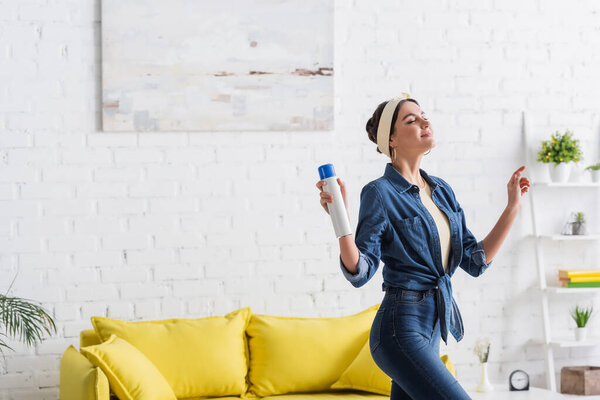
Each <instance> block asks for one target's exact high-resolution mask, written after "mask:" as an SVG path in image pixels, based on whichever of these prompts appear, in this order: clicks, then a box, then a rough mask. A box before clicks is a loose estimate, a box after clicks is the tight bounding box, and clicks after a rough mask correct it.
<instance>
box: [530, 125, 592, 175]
mask: <svg viewBox="0 0 600 400" xmlns="http://www.w3.org/2000/svg"><path fill="white" fill-rule="evenodd" d="M537 155H538V157H537V161H539V162H542V163H544V164H547V165H548V168H549V169H550V178H551V180H552V182H566V181H567V180H568V179H569V174H570V173H571V161H573V162H578V161H579V160H581V159H582V158H583V157H582V153H581V148H580V146H579V139H573V133H572V132H571V131H569V130H566V131H565V133H563V134H562V135H561V134H560V133H559V132H558V131H556V132H555V133H554V134H553V135H552V138H551V140H544V141H542V147H541V148H540V149H539V151H538V154H537ZM550 163H552V164H553V165H552V166H550Z"/></svg>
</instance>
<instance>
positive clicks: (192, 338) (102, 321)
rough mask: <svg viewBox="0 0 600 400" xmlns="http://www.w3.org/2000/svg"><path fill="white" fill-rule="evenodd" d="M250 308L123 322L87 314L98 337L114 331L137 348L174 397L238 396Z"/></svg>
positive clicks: (243, 379) (243, 380)
mask: <svg viewBox="0 0 600 400" xmlns="http://www.w3.org/2000/svg"><path fill="white" fill-rule="evenodd" d="M250 315H251V310H250V308H248V307H247V308H241V309H239V310H236V311H233V312H231V313H229V314H227V315H225V316H214V317H206V318H196V319H186V318H175V319H166V320H156V321H136V322H127V321H120V320H116V319H110V318H105V317H92V325H93V326H94V329H95V330H96V333H97V334H98V336H99V337H100V339H101V340H106V338H108V337H109V336H110V335H112V334H114V335H116V336H118V337H120V338H122V339H124V340H126V341H127V342H129V343H131V344H132V345H133V346H135V347H136V348H137V349H138V350H140V351H141V352H142V353H143V354H144V355H145V356H146V357H147V358H148V359H149V360H150V361H152V363H153V364H154V365H156V368H158V370H159V371H160V373H161V374H162V375H163V376H164V377H165V379H166V380H167V382H168V383H169V385H170V386H171V388H172V389H173V392H174V393H175V395H176V396H177V398H186V397H224V396H240V395H242V394H244V393H245V392H246V390H247V384H246V374H247V372H248V355H247V344H246V337H245V334H244V332H245V330H246V327H247V325H248V321H249V318H250Z"/></svg>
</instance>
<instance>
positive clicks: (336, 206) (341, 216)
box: [319, 164, 352, 238]
mask: <svg viewBox="0 0 600 400" xmlns="http://www.w3.org/2000/svg"><path fill="white" fill-rule="evenodd" d="M319 177H320V179H321V180H324V181H325V182H327V185H325V186H323V191H324V192H327V193H330V194H332V195H333V203H327V208H328V210H329V215H330V216H331V222H332V223H333V230H334V231H335V235H336V236H337V237H338V238H341V237H342V236H347V235H350V234H352V228H351V227H350V221H349V219H348V213H347V212H346V206H345V204H344V198H343V197H342V191H341V189H340V185H339V184H338V181H337V176H336V175H335V170H334V169H333V164H324V165H321V166H320V167H319Z"/></svg>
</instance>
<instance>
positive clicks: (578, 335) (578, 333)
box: [575, 326, 587, 342]
mask: <svg viewBox="0 0 600 400" xmlns="http://www.w3.org/2000/svg"><path fill="white" fill-rule="evenodd" d="M586 338H587V327H585V326H584V327H583V328H579V327H577V328H575V339H576V340H577V341H578V342H584V341H585V339H586Z"/></svg>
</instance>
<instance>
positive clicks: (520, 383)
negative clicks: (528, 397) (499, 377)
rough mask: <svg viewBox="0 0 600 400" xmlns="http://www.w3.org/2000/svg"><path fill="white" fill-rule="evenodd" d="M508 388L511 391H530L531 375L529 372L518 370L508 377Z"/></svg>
mask: <svg viewBox="0 0 600 400" xmlns="http://www.w3.org/2000/svg"><path fill="white" fill-rule="evenodd" d="M508 387H509V389H510V391H511V392H512V391H520V390H529V375H527V372H525V371H523V370H520V369H516V370H514V371H513V372H511V373H510V376H509V377H508Z"/></svg>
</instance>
